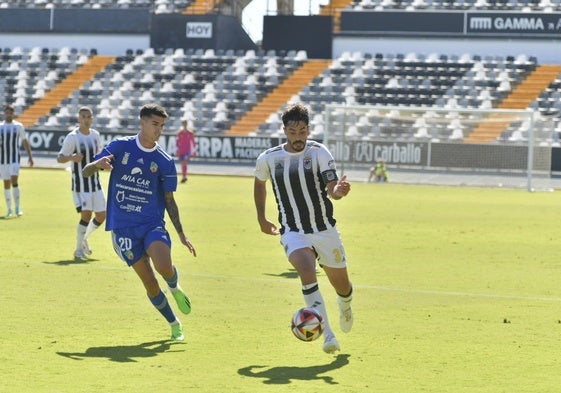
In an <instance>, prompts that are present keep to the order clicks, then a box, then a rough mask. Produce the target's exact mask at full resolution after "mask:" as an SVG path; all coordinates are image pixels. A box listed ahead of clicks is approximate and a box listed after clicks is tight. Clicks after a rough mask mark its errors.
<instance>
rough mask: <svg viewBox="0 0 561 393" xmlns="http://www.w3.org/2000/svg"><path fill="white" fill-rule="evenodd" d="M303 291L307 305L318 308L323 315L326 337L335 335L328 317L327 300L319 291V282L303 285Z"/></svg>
mask: <svg viewBox="0 0 561 393" xmlns="http://www.w3.org/2000/svg"><path fill="white" fill-rule="evenodd" d="M302 293H303V294H304V301H305V302H306V306H307V307H314V308H316V309H317V310H318V311H319V312H320V314H321V316H322V317H323V321H324V322H325V331H324V335H325V337H327V336H331V335H333V331H332V330H331V326H329V319H328V318H327V309H326V308H325V302H324V301H323V296H322V295H321V292H320V291H319V286H318V283H317V282H314V283H311V284H308V285H303V286H302Z"/></svg>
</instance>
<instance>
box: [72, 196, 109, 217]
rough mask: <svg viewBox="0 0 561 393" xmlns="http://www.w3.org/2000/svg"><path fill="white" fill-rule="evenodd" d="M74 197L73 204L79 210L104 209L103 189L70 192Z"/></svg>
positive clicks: (100, 210)
mask: <svg viewBox="0 0 561 393" xmlns="http://www.w3.org/2000/svg"><path fill="white" fill-rule="evenodd" d="M72 196H73V197H74V205H75V206H76V210H77V211H78V213H79V212H81V211H83V210H89V211H93V212H104V211H105V193H104V192H103V190H98V191H94V192H76V191H73V192H72Z"/></svg>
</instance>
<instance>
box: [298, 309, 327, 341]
mask: <svg viewBox="0 0 561 393" xmlns="http://www.w3.org/2000/svg"><path fill="white" fill-rule="evenodd" d="M324 328H325V322H324V321H323V317H322V316H321V314H320V313H319V311H318V310H316V309H315V308H312V307H304V308H301V309H300V310H298V311H296V312H295V313H294V315H293V316H292V324H291V329H292V333H294V335H295V336H296V338H297V339H299V340H302V341H314V340H315V339H317V338H318V337H319V336H321V334H322V333H323V329H324Z"/></svg>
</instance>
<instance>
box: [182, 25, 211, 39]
mask: <svg viewBox="0 0 561 393" xmlns="http://www.w3.org/2000/svg"><path fill="white" fill-rule="evenodd" d="M187 38H212V23H211V22H187Z"/></svg>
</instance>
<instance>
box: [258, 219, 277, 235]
mask: <svg viewBox="0 0 561 393" xmlns="http://www.w3.org/2000/svg"><path fill="white" fill-rule="evenodd" d="M259 226H260V227H261V232H263V233H266V234H267V235H278V234H280V232H279V229H278V228H277V226H276V225H275V224H274V223H273V222H271V221H269V220H267V219H265V220H262V221H259Z"/></svg>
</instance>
